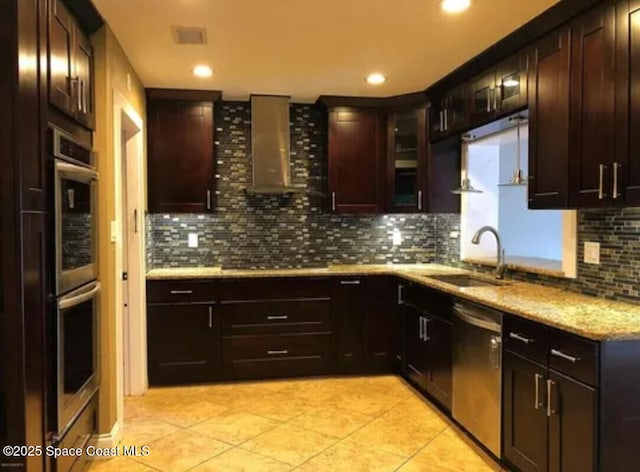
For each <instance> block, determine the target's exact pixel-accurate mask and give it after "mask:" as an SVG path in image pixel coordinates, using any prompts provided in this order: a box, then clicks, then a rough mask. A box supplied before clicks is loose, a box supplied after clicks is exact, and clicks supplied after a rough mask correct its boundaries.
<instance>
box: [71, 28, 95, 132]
mask: <svg viewBox="0 0 640 472" xmlns="http://www.w3.org/2000/svg"><path fill="white" fill-rule="evenodd" d="M75 37H76V41H75V51H74V58H75V76H76V77H77V86H78V105H79V107H78V110H77V118H78V121H79V122H80V123H82V124H83V125H85V126H86V127H87V128H89V129H95V109H94V98H93V88H94V83H93V78H94V77H93V47H92V46H91V42H90V41H89V38H87V37H86V36H85V35H84V34H83V33H82V32H81V31H79V30H78V29H77V28H76V31H75Z"/></svg>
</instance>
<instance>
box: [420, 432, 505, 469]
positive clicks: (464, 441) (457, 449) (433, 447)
mask: <svg viewBox="0 0 640 472" xmlns="http://www.w3.org/2000/svg"><path fill="white" fill-rule="evenodd" d="M413 460H415V461H416V462H421V463H424V464H431V465H433V466H437V467H440V468H441V469H443V470H447V471H449V470H450V471H455V470H464V471H469V472H491V471H499V470H501V469H500V467H499V466H498V465H497V464H496V463H495V462H494V461H492V460H491V459H490V458H489V457H488V456H487V455H486V454H485V453H484V452H482V451H481V450H480V448H479V447H477V446H476V445H475V444H473V442H472V441H471V440H470V439H468V438H465V437H464V436H463V435H462V433H459V432H457V431H456V430H455V429H453V428H447V430H446V431H444V432H443V433H442V434H440V435H439V436H438V437H436V438H435V439H434V440H433V441H431V442H430V443H429V444H428V445H427V446H426V447H425V448H424V449H422V450H421V451H420V452H419V453H418V454H416V455H415V456H414V457H413Z"/></svg>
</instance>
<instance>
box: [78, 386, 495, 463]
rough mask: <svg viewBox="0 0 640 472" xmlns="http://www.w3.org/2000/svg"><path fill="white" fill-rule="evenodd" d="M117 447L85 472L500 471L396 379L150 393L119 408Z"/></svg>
mask: <svg viewBox="0 0 640 472" xmlns="http://www.w3.org/2000/svg"><path fill="white" fill-rule="evenodd" d="M123 444H126V445H136V446H143V445H148V446H149V447H150V450H151V454H150V455H149V456H148V457H138V458H136V459H135V460H134V459H129V458H123V457H119V458H116V459H111V460H109V461H97V462H93V463H90V464H89V466H88V470H89V471H90V472H145V471H146V472H153V471H165V472H182V471H187V470H188V471H194V472H213V471H220V472H236V471H251V472H262V471H264V472H280V471H290V470H297V471H304V472H312V471H313V472H315V471H317V472H333V471H336V472H340V471H345V472H347V471H348V472H375V471H380V472H385V471H396V470H397V471H402V472H414V471H425V472H457V471H460V472H462V471H464V472H489V471H499V470H501V469H500V467H498V466H497V465H496V464H495V463H494V462H492V461H491V459H489V458H488V457H487V456H486V455H485V454H484V453H483V452H482V451H481V450H479V448H478V447H477V446H476V445H475V444H473V443H472V442H471V441H470V440H469V439H467V438H466V437H464V436H463V435H462V434H461V433H460V432H459V431H458V430H457V428H456V427H455V426H453V425H452V424H451V423H450V422H449V421H448V420H447V418H446V417H444V416H443V415H441V414H440V412H438V411H437V410H436V409H435V408H433V407H432V406H431V405H430V404H429V403H427V402H425V401H424V400H422V399H421V398H420V397H419V396H418V395H416V394H415V393H414V391H413V390H412V389H411V388H410V387H408V386H407V385H406V384H405V383H404V382H403V381H402V380H401V379H399V378H397V377H392V376H381V377H357V378H323V379H307V380H285V381H271V382H252V383H236V384H221V385H211V386H193V387H171V388H155V389H151V390H150V391H149V392H148V393H147V395H145V396H144V397H133V398H127V399H126V400H125V425H124V439H123Z"/></svg>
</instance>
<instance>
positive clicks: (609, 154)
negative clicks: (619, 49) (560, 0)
mask: <svg viewBox="0 0 640 472" xmlns="http://www.w3.org/2000/svg"><path fill="white" fill-rule="evenodd" d="M615 32H616V25H615V6H614V5H607V6H606V7H605V8H598V9H596V11H593V12H589V13H587V14H586V15H585V16H583V17H581V18H580V19H578V20H577V21H576V22H575V23H574V25H573V27H572V34H573V38H572V50H573V51H572V55H571V67H572V71H571V81H572V82H571V148H570V166H569V180H570V189H571V194H570V197H569V203H570V205H571V206H572V207H578V208H579V207H593V206H602V205H608V204H609V203H610V202H611V200H612V195H611V191H612V187H611V183H610V182H611V181H612V175H613V174H612V165H613V162H612V161H613V157H614V151H615V149H614V133H615V120H614V118H615V114H614V105H615V102H614V100H615V52H616V49H615V48H616V43H615Z"/></svg>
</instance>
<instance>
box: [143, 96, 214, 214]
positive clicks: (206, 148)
mask: <svg viewBox="0 0 640 472" xmlns="http://www.w3.org/2000/svg"><path fill="white" fill-rule="evenodd" d="M213 106H214V105H213V102H210V101H187V100H166V99H154V98H153V96H151V97H149V99H148V103H147V119H148V123H149V124H148V136H147V139H148V146H147V147H148V158H147V160H148V193H149V211H150V212H151V213H164V212H166V213H205V212H211V211H213V210H214V207H215V202H214V199H215V185H214V182H215V164H214V162H215V161H214V147H213V139H214V127H213Z"/></svg>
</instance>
